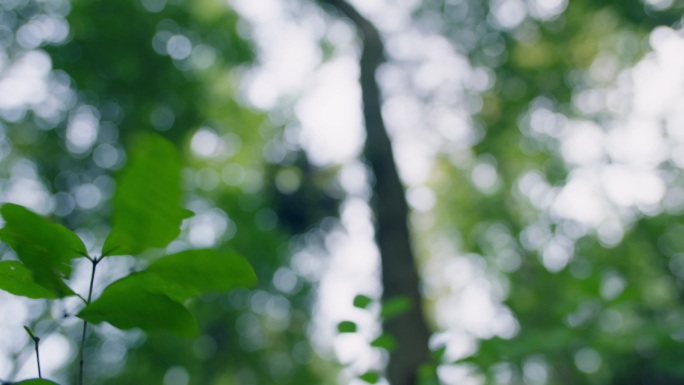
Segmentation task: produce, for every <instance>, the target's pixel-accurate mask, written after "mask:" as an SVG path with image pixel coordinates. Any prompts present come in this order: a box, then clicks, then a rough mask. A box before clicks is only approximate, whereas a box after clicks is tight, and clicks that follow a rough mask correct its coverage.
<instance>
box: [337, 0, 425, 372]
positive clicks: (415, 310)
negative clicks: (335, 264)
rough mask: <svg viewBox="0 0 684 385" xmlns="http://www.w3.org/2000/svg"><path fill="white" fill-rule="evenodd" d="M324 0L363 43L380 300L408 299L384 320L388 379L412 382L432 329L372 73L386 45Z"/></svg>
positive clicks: (346, 10)
mask: <svg viewBox="0 0 684 385" xmlns="http://www.w3.org/2000/svg"><path fill="white" fill-rule="evenodd" d="M325 3H327V4H329V5H331V6H333V7H334V8H336V9H337V10H338V11H340V12H341V13H342V14H344V15H345V16H346V17H347V18H348V19H350V20H351V21H352V23H353V24H354V25H355V26H356V29H357V32H358V33H359V35H360V37H361V39H362V43H363V47H362V54H361V62H360V67H361V79H360V81H361V91H362V99H363V115H364V119H365V125H366V143H365V147H364V156H365V158H366V161H367V162H368V163H369V165H370V167H371V169H372V170H373V174H374V176H375V184H374V186H373V202H372V206H373V213H374V215H375V221H376V224H375V225H376V226H375V231H376V241H377V244H378V248H379V249H380V256H381V259H382V284H383V300H384V301H386V300H388V299H391V298H395V297H400V296H403V297H407V298H410V299H411V302H412V306H411V308H410V309H409V310H408V311H407V312H405V313H403V314H401V315H399V316H397V317H395V318H392V319H389V320H385V324H384V329H385V331H386V332H388V333H390V334H391V335H392V336H393V337H395V338H396V340H397V348H396V350H395V351H393V352H391V354H390V362H389V364H388V367H387V379H388V380H389V382H390V384H392V385H414V384H415V382H416V376H417V371H418V368H419V367H420V366H421V365H422V364H423V363H425V362H427V361H428V357H429V349H428V339H429V337H430V331H429V330H428V327H427V325H426V323H425V319H424V316H423V311H422V305H421V302H422V299H421V295H420V291H419V286H420V281H419V276H418V272H417V269H416V265H415V259H414V255H413V249H412V246H411V237H410V233H409V228H408V207H407V204H406V198H405V191H404V186H403V184H402V183H401V180H400V179H399V173H398V171H397V166H396V164H395V161H394V156H393V153H392V144H391V141H390V138H389V136H388V134H387V130H386V129H385V123H384V120H383V118H382V114H381V107H382V100H381V95H380V90H379V87H378V83H377V81H376V78H375V74H376V71H377V69H378V67H379V66H380V64H381V63H382V62H383V59H384V46H383V42H382V39H381V37H380V33H379V32H378V30H377V28H375V26H374V25H373V24H372V23H371V22H370V21H368V20H367V19H366V18H364V17H363V16H362V15H361V14H360V13H359V12H358V11H357V10H356V9H355V8H354V7H352V6H351V5H350V4H349V3H347V2H346V1H344V0H325Z"/></svg>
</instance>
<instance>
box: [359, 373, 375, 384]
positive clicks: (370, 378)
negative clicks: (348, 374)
mask: <svg viewBox="0 0 684 385" xmlns="http://www.w3.org/2000/svg"><path fill="white" fill-rule="evenodd" d="M359 379H361V380H363V381H366V382H367V383H369V384H375V383H377V382H378V381H380V374H378V372H374V371H368V372H366V373H364V374H362V375H360V376H359Z"/></svg>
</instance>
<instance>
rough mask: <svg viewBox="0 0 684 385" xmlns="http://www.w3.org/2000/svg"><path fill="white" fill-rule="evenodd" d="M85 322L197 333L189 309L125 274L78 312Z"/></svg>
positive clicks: (191, 334) (182, 335)
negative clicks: (104, 322) (136, 283)
mask: <svg viewBox="0 0 684 385" xmlns="http://www.w3.org/2000/svg"><path fill="white" fill-rule="evenodd" d="M77 316H78V317H79V318H82V319H84V320H86V321H88V322H92V323H100V322H103V321H106V322H109V323H110V324H112V325H114V326H116V327H117V328H119V329H132V328H140V329H142V330H144V331H146V332H169V333H172V334H175V335H178V336H181V337H194V336H195V335H197V332H198V328H197V323H196V322H195V320H194V318H193V317H192V315H191V314H190V312H189V311H188V310H187V309H186V308H185V307H183V305H181V304H180V303H178V302H176V301H174V300H172V299H171V298H169V296H167V295H165V294H161V293H158V292H153V291H149V290H146V289H145V288H144V287H138V286H136V285H130V284H127V283H126V281H125V278H124V279H123V280H119V281H116V282H114V283H112V284H111V285H109V286H108V287H107V288H105V290H104V291H103V292H102V295H101V296H100V298H98V299H97V300H95V301H94V302H92V303H90V304H89V305H87V306H86V307H85V308H83V310H81V312H80V313H79V314H78V315H77Z"/></svg>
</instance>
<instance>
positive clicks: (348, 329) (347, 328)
mask: <svg viewBox="0 0 684 385" xmlns="http://www.w3.org/2000/svg"><path fill="white" fill-rule="evenodd" d="M337 332H338V333H355V332H356V324H355V323H354V322H352V321H342V322H340V323H338V324H337Z"/></svg>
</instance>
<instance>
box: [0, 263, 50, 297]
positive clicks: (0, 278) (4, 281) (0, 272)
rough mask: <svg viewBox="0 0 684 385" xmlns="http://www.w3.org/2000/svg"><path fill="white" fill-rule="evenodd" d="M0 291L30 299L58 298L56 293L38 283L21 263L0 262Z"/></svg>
mask: <svg viewBox="0 0 684 385" xmlns="http://www.w3.org/2000/svg"><path fill="white" fill-rule="evenodd" d="M0 289H2V290H5V291H6V292H9V293H12V294H14V295H19V296H22V297H28V298H34V299H38V298H47V299H54V298H57V296H56V295H55V293H53V292H51V291H50V290H48V289H46V288H45V287H43V286H41V285H39V284H37V283H36V281H35V280H34V279H33V275H32V274H31V270H29V269H27V268H26V266H24V265H23V264H22V263H21V262H19V261H2V262H0Z"/></svg>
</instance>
